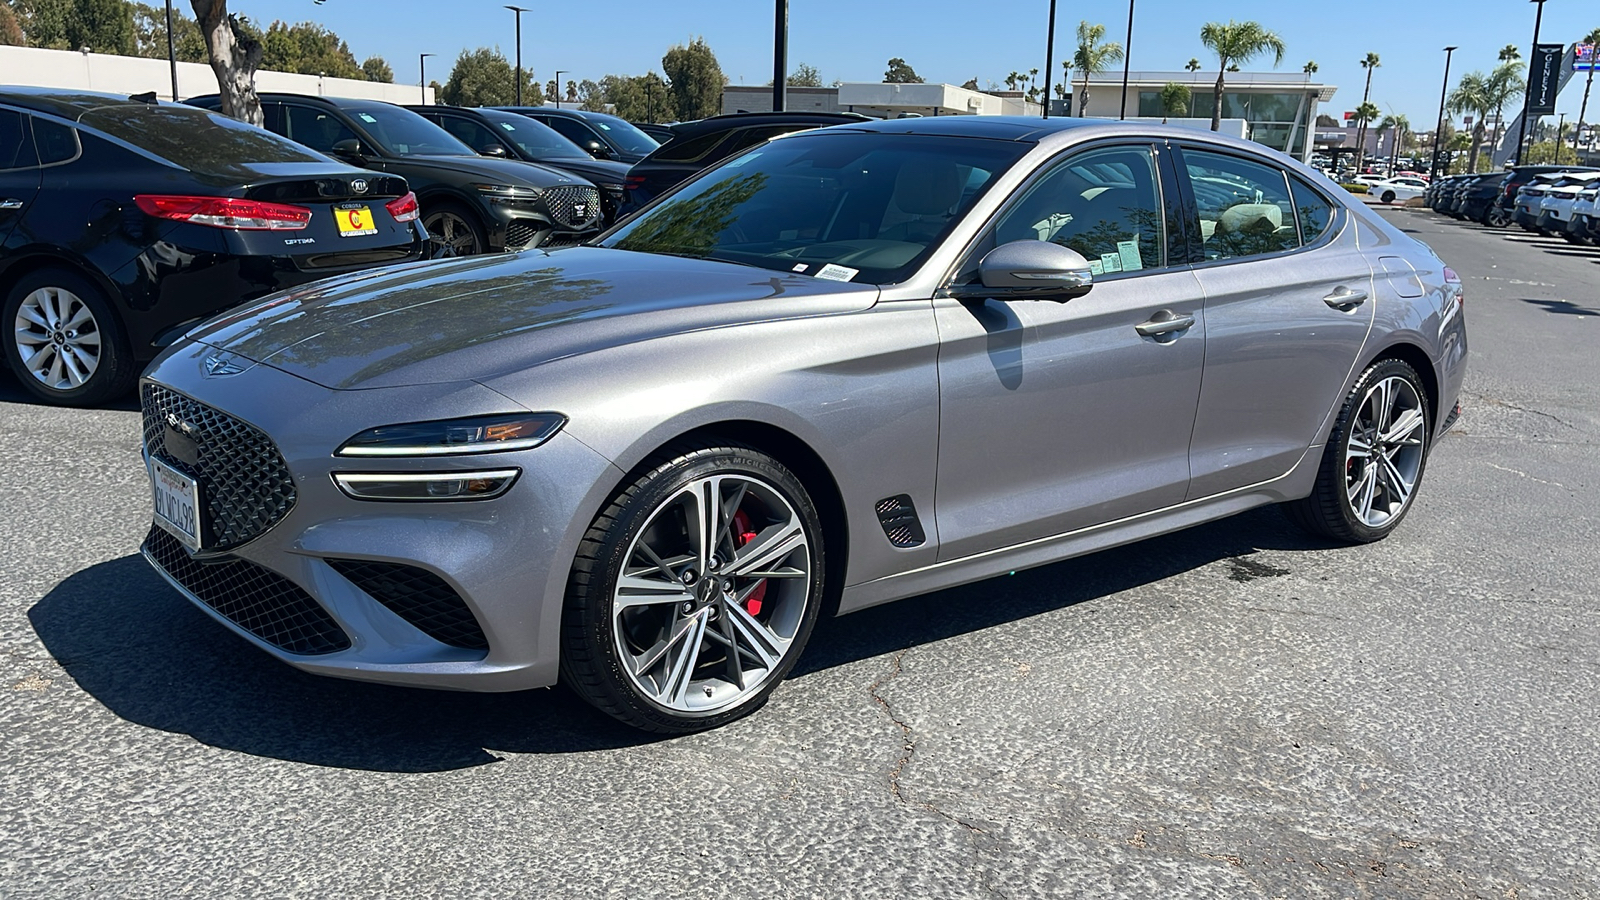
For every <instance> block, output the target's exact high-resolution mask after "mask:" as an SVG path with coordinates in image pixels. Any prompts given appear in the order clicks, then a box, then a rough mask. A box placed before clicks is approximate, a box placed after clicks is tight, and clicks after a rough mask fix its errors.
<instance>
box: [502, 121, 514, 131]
mask: <svg viewBox="0 0 1600 900" xmlns="http://www.w3.org/2000/svg"><path fill="white" fill-rule="evenodd" d="M500 127H501V128H504V129H505V130H507V131H516V130H517V126H515V125H513V124H511V123H510V122H501V123H500Z"/></svg>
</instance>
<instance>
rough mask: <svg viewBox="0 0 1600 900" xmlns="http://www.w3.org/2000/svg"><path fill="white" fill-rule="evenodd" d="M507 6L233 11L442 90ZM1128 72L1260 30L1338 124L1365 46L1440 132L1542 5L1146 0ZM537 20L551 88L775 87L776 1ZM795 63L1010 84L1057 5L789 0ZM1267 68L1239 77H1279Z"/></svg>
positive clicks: (1095, 13)
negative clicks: (664, 77) (1465, 91)
mask: <svg viewBox="0 0 1600 900" xmlns="http://www.w3.org/2000/svg"><path fill="white" fill-rule="evenodd" d="M504 2H505V0H327V2H326V3H324V4H323V5H320V6H319V5H316V4H315V3H313V2H312V0H230V4H229V5H230V8H232V9H233V10H234V11H236V12H239V13H243V14H245V15H248V16H250V17H251V18H253V19H257V20H259V21H262V22H270V21H271V20H273V19H284V20H286V21H291V22H298V21H305V20H311V21H316V22H320V23H322V24H324V25H326V26H327V27H329V28H332V29H333V30H334V31H336V32H338V33H339V35H340V36H341V37H343V38H344V39H345V40H346V41H348V42H349V44H350V49H351V50H352V51H353V52H354V53H355V54H356V56H357V58H358V59H365V58H366V57H367V56H370V55H373V54H377V55H380V56H383V57H384V58H385V59H387V60H388V61H389V63H390V64H391V65H392V66H393V67H394V70H395V79H396V80H397V81H402V82H405V81H410V82H415V81H416V80H417V54H419V53H424V52H428V53H435V54H438V55H437V56H436V57H434V58H432V59H429V60H428V65H429V69H428V73H429V79H430V80H432V79H438V80H439V81H443V80H444V79H445V77H446V76H448V74H449V71H450V67H451V65H452V64H453V63H454V60H455V57H456V55H457V54H458V53H460V52H461V51H462V50H463V49H471V48H476V47H480V46H498V47H499V48H500V49H501V50H502V51H503V52H504V53H505V54H506V56H507V57H508V58H510V57H512V55H513V51H514V50H515V38H514V36H513V28H512V14H511V13H510V12H508V11H507V10H505V9H504V8H503V5H504ZM1136 2H1137V5H1136V7H1135V19H1134V33H1133V53H1132V55H1131V65H1132V67H1133V68H1134V69H1146V70H1172V69H1181V68H1182V67H1183V65H1184V63H1186V62H1187V61H1188V60H1189V58H1190V57H1198V58H1199V59H1200V61H1201V62H1202V63H1203V64H1205V67H1206V69H1203V70H1202V71H1205V70H1208V69H1212V60H1211V59H1210V58H1209V57H1208V55H1207V52H1206V50H1205V48H1204V47H1203V46H1201V44H1200V38H1199V32H1200V26H1201V25H1202V24H1204V23H1205V22H1207V21H1222V20H1226V19H1229V18H1233V19H1239V20H1246V19H1253V20H1255V21H1258V22H1260V23H1262V24H1263V25H1265V26H1267V27H1268V28H1271V29H1274V30H1276V31H1277V32H1278V33H1279V34H1280V35H1281V36H1282V37H1283V39H1284V41H1285V43H1286V44H1287V45H1288V52H1287V55H1286V56H1285V57H1284V61H1283V65H1282V66H1281V67H1280V70H1281V71H1290V72H1298V71H1300V67H1301V66H1302V65H1304V64H1305V62H1306V61H1307V60H1316V62H1317V64H1318V66H1319V67H1320V68H1319V71H1318V72H1317V77H1318V78H1320V79H1321V80H1322V81H1324V82H1325V83H1328V84H1334V85H1337V86H1338V88H1339V91H1338V93H1337V94H1336V95H1335V96H1334V99H1333V101H1332V102H1331V103H1329V104H1326V105H1325V106H1324V108H1323V111H1324V112H1327V113H1329V114H1332V115H1334V116H1335V117H1337V116H1338V115H1339V114H1340V113H1341V112H1343V111H1344V110H1348V109H1354V108H1355V107H1356V105H1357V104H1359V103H1360V102H1361V89H1362V81H1363V78H1364V75H1365V72H1364V70H1363V69H1361V67H1360V66H1358V65H1357V60H1359V59H1361V58H1362V56H1364V55H1365V53H1366V52H1367V51H1369V50H1371V51H1375V52H1377V53H1378V54H1379V56H1380V57H1381V58H1382V65H1381V66H1380V67H1379V68H1378V69H1377V70H1376V71H1375V72H1374V73H1373V78H1372V100H1373V102H1375V103H1376V104H1378V106H1379V107H1380V108H1382V109H1383V110H1384V111H1385V112H1400V113H1404V114H1406V115H1407V116H1409V117H1410V119H1411V121H1412V123H1413V126H1414V127H1417V128H1419V129H1425V128H1429V127H1431V124H1432V122H1433V121H1434V118H1435V117H1436V116H1437V115H1438V112H1439V86H1440V80H1441V78H1442V76H1443V74H1444V71H1443V66H1444V53H1443V52H1441V48H1442V47H1444V46H1445V45H1447V44H1455V45H1458V46H1459V47H1460V49H1459V50H1457V51H1456V53H1455V59H1454V62H1453V63H1452V66H1451V82H1452V86H1453V85H1454V82H1455V80H1456V79H1457V77H1458V76H1459V75H1460V74H1462V73H1464V72H1467V71H1470V70H1472V69H1482V70H1485V71H1487V70H1488V69H1490V68H1492V67H1493V66H1494V65H1495V62H1496V54H1497V53H1498V52H1499V49H1500V48H1501V47H1502V46H1504V45H1505V44H1507V43H1515V44H1517V45H1518V46H1519V47H1521V48H1522V51H1523V55H1524V57H1526V56H1527V55H1528V45H1530V44H1531V43H1532V41H1533V13H1534V4H1533V3H1531V2H1527V0H1448V2H1447V0H1412V2H1409V3H1394V2H1380V0H1345V2H1330V3H1310V2H1305V0H1275V2H1268V0H1234V2H1228V3H1217V2H1194V0H1136ZM516 5H520V6H526V7H530V8H533V9H534V10H535V11H534V12H532V13H524V14H523V16H522V57H523V64H524V65H526V66H528V67H530V68H532V69H533V70H534V73H535V74H536V75H537V76H538V78H539V79H540V80H541V81H546V80H548V79H549V78H550V77H551V75H552V74H553V71H554V70H555V69H557V68H559V69H562V70H565V71H568V72H569V73H570V74H568V75H566V76H563V79H564V80H565V79H566V78H575V79H580V80H581V79H584V78H593V79H599V78H600V76H602V75H605V74H608V73H613V74H627V75H635V74H641V73H643V72H645V71H648V70H651V69H654V70H657V71H659V70H660V68H661V56H662V54H663V53H664V52H666V50H667V48H668V47H669V46H671V45H672V44H674V43H681V42H684V41H687V40H689V39H691V38H693V37H696V36H704V37H705V39H706V42H707V43H708V44H710V45H711V48H712V50H713V51H714V52H715V53H716V54H717V59H718V61H719V62H720V63H721V64H722V70H723V71H724V72H725V73H727V75H728V77H729V78H731V79H732V80H733V82H734V83H735V84H738V83H741V82H742V83H745V84H765V83H766V82H767V81H768V80H769V79H770V78H771V77H772V16H773V6H774V4H773V3H772V2H769V0H666V2H663V0H651V2H636V0H609V2H604V3H597V2H588V3H585V2H561V3H549V2H546V0H520V2H516ZM789 5H790V12H789V19H790V37H789V58H790V61H791V63H792V64H793V63H800V62H805V63H809V64H811V65H813V66H816V67H817V68H818V69H819V70H820V71H821V73H822V77H823V79H824V81H825V82H832V81H833V80H834V79H842V80H844V81H878V80H881V79H882V77H883V70H884V67H885V63H886V61H887V60H888V59H889V58H890V57H891V56H900V57H904V58H905V59H906V61H907V62H909V63H910V64H911V65H912V66H913V67H914V68H915V69H916V70H917V73H918V74H919V75H921V76H923V77H924V78H926V79H927V80H928V81H946V82H951V83H954V84H960V83H961V82H963V81H966V80H967V79H968V78H972V77H976V78H977V79H978V81H979V83H980V84H986V83H987V82H988V81H991V80H992V81H995V82H1002V81H1003V80H1004V78H1005V76H1006V74H1007V73H1009V72H1011V71H1012V70H1013V69H1018V70H1025V69H1028V68H1032V67H1035V66H1037V67H1039V68H1041V69H1042V68H1043V67H1044V37H1045V35H1044V32H1045V24H1046V15H1047V11H1048V9H1049V2H1048V0H1010V2H1005V3H973V2H970V0H968V2H954V0H899V2H893V3H886V2H870V0H790V4H789ZM1127 15H1128V7H1127V4H1126V3H1125V2H1122V0H1093V2H1070V0H1059V4H1058V11H1057V23H1056V27H1057V36H1056V50H1057V53H1056V56H1057V60H1058V62H1057V66H1058V67H1059V65H1060V63H1059V60H1060V58H1061V57H1062V56H1063V55H1065V53H1066V52H1067V49H1068V45H1069V44H1070V42H1071V41H1072V40H1073V31H1074V29H1075V28H1076V26H1077V23H1078V21H1079V20H1080V19H1087V20H1089V21H1090V22H1100V23H1104V24H1105V25H1106V26H1107V31H1108V32H1109V33H1110V36H1111V38H1112V39H1113V40H1116V41H1119V42H1121V41H1122V40H1123V39H1124V30H1125V28H1126V26H1127ZM1597 27H1600V3H1597V2H1595V0H1549V2H1547V3H1546V4H1545V10H1544V27H1543V31H1542V34H1541V40H1542V41H1547V42H1555V41H1565V42H1568V43H1570V42H1572V41H1574V40H1576V39H1578V38H1579V37H1582V36H1583V35H1584V34H1587V33H1588V32H1589V31H1590V30H1591V29H1594V28H1597ZM1271 63H1272V61H1271V60H1270V59H1266V60H1258V61H1256V62H1254V63H1252V64H1251V65H1249V66H1246V67H1245V68H1246V69H1247V70H1250V71H1256V70H1267V69H1270V68H1271ZM1582 95H1583V85H1582V83H1581V81H1580V80H1579V79H1577V78H1575V79H1574V80H1573V82H1572V83H1571V84H1569V85H1568V87H1567V90H1566V91H1564V92H1563V93H1562V95H1561V98H1560V104H1559V107H1558V108H1559V110H1561V111H1564V112H1566V113H1567V114H1568V115H1567V118H1568V121H1573V120H1576V118H1577V114H1578V106H1579V103H1580V102H1581V100H1582ZM1596 107H1600V90H1597V91H1595V96H1592V97H1591V103H1590V113H1589V115H1588V117H1587V118H1588V119H1589V120H1591V121H1593V120H1596V119H1600V111H1597V110H1596Z"/></svg>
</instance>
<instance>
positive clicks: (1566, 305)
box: [1522, 297, 1600, 316]
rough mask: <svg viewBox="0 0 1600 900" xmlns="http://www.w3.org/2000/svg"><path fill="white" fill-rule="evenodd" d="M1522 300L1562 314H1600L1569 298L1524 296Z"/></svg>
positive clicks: (1549, 311)
mask: <svg viewBox="0 0 1600 900" xmlns="http://www.w3.org/2000/svg"><path fill="white" fill-rule="evenodd" d="M1522 302H1523V303H1526V304H1528V305H1530V306H1540V307H1543V308H1544V311H1545V312H1548V313H1554V314H1556V315H1561V316H1600V312H1596V311H1595V310H1592V309H1587V308H1585V307H1582V306H1579V305H1577V304H1576V303H1573V302H1571V301H1569V300H1530V299H1528V298H1527V297H1524V298H1522Z"/></svg>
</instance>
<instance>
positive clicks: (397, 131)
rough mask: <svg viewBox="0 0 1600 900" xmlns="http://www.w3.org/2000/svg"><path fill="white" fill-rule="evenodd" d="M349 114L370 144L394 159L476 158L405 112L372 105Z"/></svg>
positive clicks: (446, 135)
mask: <svg viewBox="0 0 1600 900" xmlns="http://www.w3.org/2000/svg"><path fill="white" fill-rule="evenodd" d="M349 114H350V117H351V118H353V119H355V120H356V121H357V122H359V123H361V127H362V129H363V130H365V131H366V132H367V133H368V134H370V135H372V139H373V140H375V141H377V142H378V143H379V144H381V145H382V146H383V147H384V148H385V149H386V150H388V151H389V152H391V153H393V154H395V155H396V156H477V155H478V154H477V153H475V152H474V151H473V149H472V148H471V147H468V146H467V145H466V144H463V143H461V142H460V141H458V140H456V139H455V137H454V136H453V135H451V134H450V132H448V131H445V130H444V129H443V128H440V127H439V126H437V125H435V124H433V123H432V122H429V121H428V120H427V119H424V118H423V117H421V116H419V115H417V114H416V113H414V112H412V111H411V110H409V109H401V108H400V107H398V106H380V105H378V104H373V105H372V106H358V107H355V108H353V109H350V110H349Z"/></svg>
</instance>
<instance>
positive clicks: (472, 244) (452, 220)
mask: <svg viewBox="0 0 1600 900" xmlns="http://www.w3.org/2000/svg"><path fill="white" fill-rule="evenodd" d="M422 227H423V228H425V229H427V231H428V240H429V241H431V242H432V243H433V246H434V250H435V253H434V255H435V256H436V257H437V256H471V255H473V254H475V253H481V252H483V248H482V247H480V246H478V234H477V232H476V231H474V230H473V228H472V225H471V224H470V223H468V222H467V220H466V219H464V218H462V217H461V216H460V215H457V214H456V213H454V212H451V211H449V210H440V211H439V212H436V213H434V214H433V215H430V216H427V217H426V218H424V219H423V220H422Z"/></svg>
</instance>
